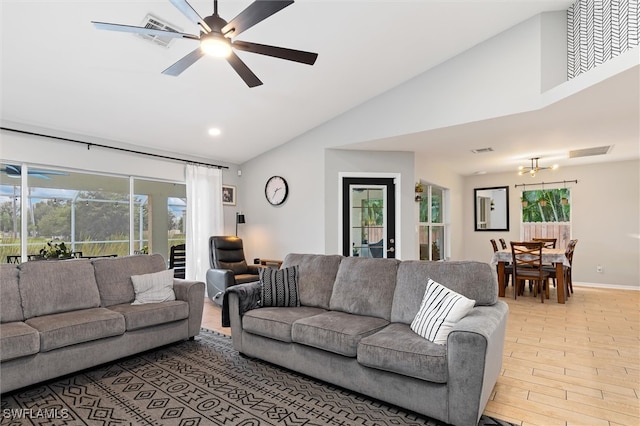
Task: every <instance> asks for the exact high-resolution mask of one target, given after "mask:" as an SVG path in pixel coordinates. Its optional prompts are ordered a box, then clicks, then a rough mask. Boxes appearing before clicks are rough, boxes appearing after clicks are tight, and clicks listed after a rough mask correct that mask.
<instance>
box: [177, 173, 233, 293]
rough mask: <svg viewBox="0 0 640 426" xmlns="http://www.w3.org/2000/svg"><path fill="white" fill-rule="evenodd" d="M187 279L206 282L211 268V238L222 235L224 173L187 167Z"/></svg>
mask: <svg viewBox="0 0 640 426" xmlns="http://www.w3.org/2000/svg"><path fill="white" fill-rule="evenodd" d="M186 174H187V176H186V177H187V226H186V229H187V242H186V249H187V266H186V278H187V279H189V280H197V281H205V279H206V274H207V269H209V237H210V236H212V235H222V233H223V231H224V218H223V212H222V171H221V170H220V169H216V168H212V167H206V166H197V165H194V164H187V167H186Z"/></svg>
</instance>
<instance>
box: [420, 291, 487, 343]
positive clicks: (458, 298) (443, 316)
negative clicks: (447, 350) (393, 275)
mask: <svg viewBox="0 0 640 426" xmlns="http://www.w3.org/2000/svg"><path fill="white" fill-rule="evenodd" d="M475 303H476V301H475V300H471V299H467V298H466V297H464V296H463V295H461V294H458V293H456V292H455V291H452V290H450V289H448V288H447V287H445V286H443V285H441V284H438V283H437V282H435V281H433V280H432V279H429V282H428V283H427V289H426V290H425V292H424V297H423V298H422V304H421V305H420V309H419V310H418V313H417V314H416V317H415V318H414V319H413V321H412V322H411V330H413V331H414V332H416V333H417V334H419V335H420V336H422V337H424V338H425V339H428V340H430V341H432V342H433V343H437V344H439V345H444V344H445V343H447V336H448V335H449V333H450V332H451V329H452V328H453V326H454V325H455V324H456V323H457V322H458V321H460V320H461V319H462V318H464V317H465V316H466V315H467V314H468V313H469V311H470V310H471V309H473V306H474V305H475Z"/></svg>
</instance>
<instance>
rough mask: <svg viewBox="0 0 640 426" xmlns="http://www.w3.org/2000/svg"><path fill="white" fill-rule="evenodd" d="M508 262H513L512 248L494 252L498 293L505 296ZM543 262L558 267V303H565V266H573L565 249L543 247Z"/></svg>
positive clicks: (492, 261)
mask: <svg viewBox="0 0 640 426" xmlns="http://www.w3.org/2000/svg"><path fill="white" fill-rule="evenodd" d="M507 263H513V257H512V253H511V248H506V249H501V250H498V251H495V252H493V257H492V258H491V265H493V266H496V265H497V266H498V295H499V296H500V297H504V291H505V284H506V283H505V274H504V268H505V265H506V264H507ZM542 263H546V264H553V265H555V268H556V281H557V282H556V286H557V290H556V293H557V294H558V303H565V285H566V284H565V282H564V267H565V266H567V267H569V266H571V263H570V262H569V259H567V256H566V255H565V249H560V248H544V247H543V248H542Z"/></svg>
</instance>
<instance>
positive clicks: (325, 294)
mask: <svg viewBox="0 0 640 426" xmlns="http://www.w3.org/2000/svg"><path fill="white" fill-rule="evenodd" d="M342 259H343V257H342V256H339V255H321V254H297V253H290V254H288V255H287V256H286V257H285V258H284V261H283V262H282V268H286V267H289V266H293V265H298V273H299V277H298V289H299V291H300V304H301V305H303V306H315V307H317V308H323V309H329V301H330V299H331V293H332V292H333V283H334V282H335V281H336V275H337V274H338V266H340V261H341V260H342Z"/></svg>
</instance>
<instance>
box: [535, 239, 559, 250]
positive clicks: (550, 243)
mask: <svg viewBox="0 0 640 426" xmlns="http://www.w3.org/2000/svg"><path fill="white" fill-rule="evenodd" d="M531 241H540V242H542V243H544V248H556V244H557V243H558V239H557V238H532V239H531Z"/></svg>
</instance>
